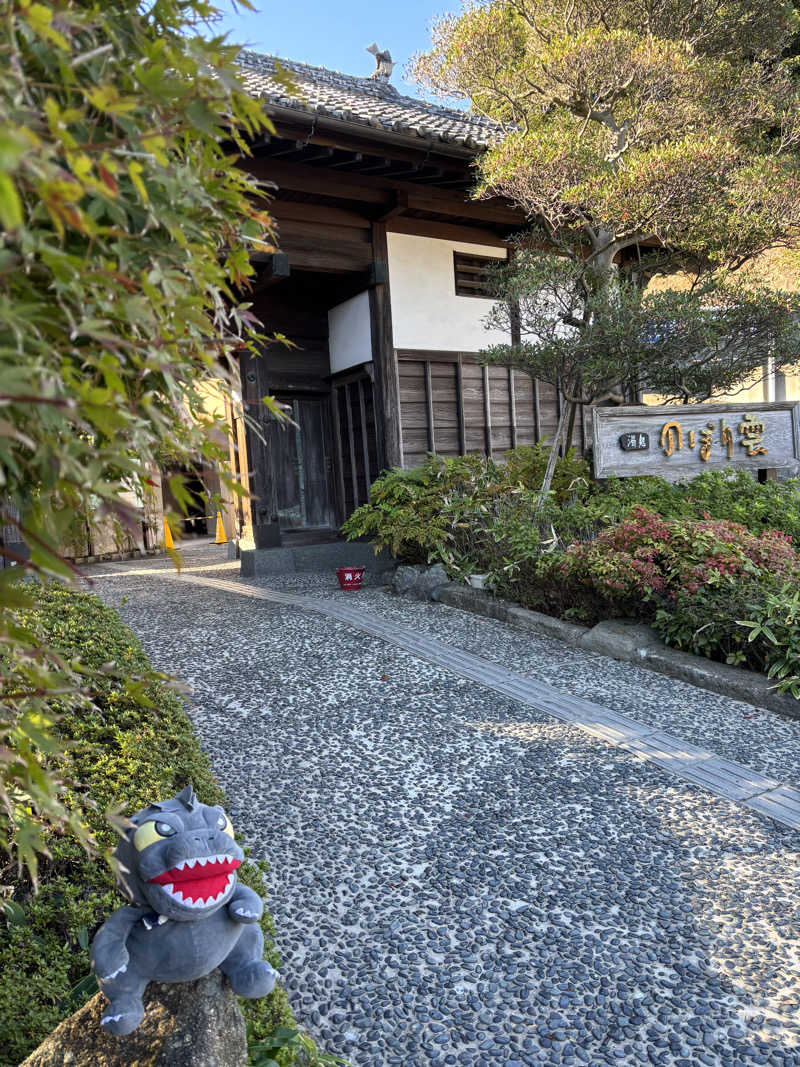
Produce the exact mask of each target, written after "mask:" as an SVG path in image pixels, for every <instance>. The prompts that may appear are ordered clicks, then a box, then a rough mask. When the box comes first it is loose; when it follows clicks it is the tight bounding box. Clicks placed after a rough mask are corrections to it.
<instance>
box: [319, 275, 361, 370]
mask: <svg viewBox="0 0 800 1067" xmlns="http://www.w3.org/2000/svg"><path fill="white" fill-rule="evenodd" d="M328 349H329V351H330V356H331V373H332V374H336V373H337V371H342V370H347V369H348V368H349V367H355V366H357V365H358V364H359V363H369V361H370V360H371V359H372V335H371V333H370V325H369V294H368V293H359V294H358V296H354V297H352V298H351V299H350V300H345V302H344V303H343V304H337V305H336V307H334V308H331V310H330V311H329V312H328Z"/></svg>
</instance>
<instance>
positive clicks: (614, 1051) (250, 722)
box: [95, 550, 800, 1067]
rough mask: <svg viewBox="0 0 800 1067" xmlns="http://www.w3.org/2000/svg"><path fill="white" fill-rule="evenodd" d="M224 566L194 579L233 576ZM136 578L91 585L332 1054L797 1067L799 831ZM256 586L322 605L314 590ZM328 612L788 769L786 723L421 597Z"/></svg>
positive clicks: (557, 734) (385, 656) (468, 690)
mask: <svg viewBox="0 0 800 1067" xmlns="http://www.w3.org/2000/svg"><path fill="white" fill-rule="evenodd" d="M189 558H190V560H191V556H190V557H189ZM222 559H223V554H220V553H219V550H215V551H213V552H212V551H210V550H206V551H204V552H202V553H199V554H197V555H196V556H195V558H194V565H195V566H203V565H206V564H213V563H216V564H217V565H218V569H217V570H215V571H213V572H210V573H213V574H214V575H215V576H218V577H225V578H234V579H235V574H236V571H235V570H233V569H231V570H230V571H228V570H227V569H226V568H224V567H222V566H220V564H221V561H222ZM159 566H161V567H163V566H164V562H163V561H157V562H156V561H152V562H150V563H148V564H146V565H142V564H139V565H137V567H134V566H133V565H128V566H127V567H121V566H120V565H114V564H110V565H105V566H103V567H98V568H95V573H96V574H97V575H98V577H99V580H98V581H97V584H96V586H95V590H96V591H97V592H98V593H99V594H100V595H101V596H103V598H104V599H106V600H107V601H108V602H109V603H112V604H115V605H116V606H117V607H118V608H119V610H120V613H121V614H122V616H123V618H124V619H125V621H126V622H128V624H129V625H130V626H131V627H132V628H133V629H134V630H135V631H136V632H137V633H138V635H139V637H140V638H141V640H142V642H143V644H144V646H145V648H146V650H147V652H148V653H149V655H150V656H151V658H152V660H153V662H154V663H155V665H156V666H158V667H159V668H161V669H164V670H168V671H170V672H172V673H174V674H176V675H178V676H179V677H180V678H181V679H183V680H184V681H185V682H187V683H188V684H189V685H190V686H191V691H192V697H191V699H192V708H191V714H192V718H193V721H194V723H195V726H196V729H197V731H198V734H199V736H200V738H201V740H202V742H203V745H204V747H205V748H206V750H207V751H208V752H209V753H210V755H211V758H212V760H213V763H214V767H215V770H216V772H217V774H218V776H219V778H220V780H221V782H222V784H223V785H224V787H225V788H226V790H227V791H228V794H229V797H230V800H231V804H230V810H231V814H232V816H233V818H234V822H235V824H236V825H237V828H238V829H240V830H241V831H243V833H244V834H245V835H246V836H247V838H248V840H249V841H250V842H251V843H252V845H253V847H254V851H255V852H256V853H257V854H259V855H262V856H264V857H266V858H267V859H269V861H270V863H271V865H272V873H271V888H272V898H271V901H270V907H271V909H272V912H273V915H274V917H275V921H276V926H277V930H278V947H279V949H280V951H281V953H282V955H283V959H284V964H283V968H282V974H283V980H284V983H285V985H286V987H287V989H288V991H289V995H290V998H291V1000H292V1003H293V1006H294V1009H295V1012H296V1014H297V1017H298V1019H299V1021H301V1022H302V1023H303V1024H304V1025H306V1026H307V1027H308V1029H309V1030H310V1031H311V1032H312V1033H313V1034H314V1035H315V1036H316V1037H317V1038H318V1039H319V1040H320V1042H321V1044H322V1046H323V1047H325V1048H326V1049H327V1050H328V1051H330V1052H334V1053H338V1054H340V1055H343V1056H346V1057H347V1058H348V1060H349V1061H350V1062H351V1063H355V1064H368V1065H370V1067H384V1065H388V1064H392V1065H395V1064H397V1065H403V1067H440V1065H445V1064H446V1065H464V1067H496V1065H505V1067H519V1065H521V1064H525V1065H529V1064H564V1065H569V1064H580V1063H585V1064H625V1065H627V1064H638V1063H643V1064H647V1063H652V1064H665V1065H678V1067H695V1065H696V1064H707V1065H726V1067H727V1065H731V1067H734V1065H737V1067H738V1065H748V1067H749V1065H751V1064H772V1065H775V1067H778V1065H780V1067H800V893H799V892H798V889H799V888H800V835H798V834H797V833H795V832H792V831H790V830H786V829H781V828H780V827H779V826H777V825H776V824H774V823H771V822H770V821H768V820H765V819H763V818H761V817H759V816H757V815H755V814H753V813H752V812H749V811H747V810H745V809H743V808H742V807H740V806H738V805H735V804H733V803H730V802H728V801H725V800H722V799H719V798H716V797H714V796H712V795H711V794H709V793H706V792H704V791H702V790H700V789H698V788H695V787H693V786H692V785H690V784H689V783H687V782H686V781H683V780H681V779H678V778H675V777H673V776H671V775H669V774H668V773H666V772H663V771H660V770H659V769H658V768H656V767H654V766H653V765H651V764H644V763H641V762H639V761H638V760H637V759H635V758H634V757H632V756H630V755H628V754H626V753H625V752H623V751H621V750H619V749H616V748H613V747H611V746H609V745H608V744H606V743H605V742H603V741H601V740H599V739H595V738H593V737H591V736H588V735H586V734H584V733H581V732H579V731H577V730H574V729H572V728H570V727H568V726H566V725H564V724H562V723H559V722H556V721H555V720H554V719H552V718H551V717H549V716H547V715H545V714H542V713H539V712H537V711H536V710H535V709H533V708H531V707H528V706H525V705H521V704H518V703H516V702H514V701H510V700H505V699H504V698H502V697H499V696H498V695H497V694H496V693H494V692H492V691H490V690H487V689H484V688H483V687H481V686H479V685H477V684H474V683H472V682H467V681H465V680H463V679H460V678H458V677H457V676H455V675H453V674H451V673H450V672H448V671H446V670H444V669H442V668H438V667H434V666H432V665H429V664H426V663H423V662H421V661H419V660H417V659H415V658H413V657H412V656H410V655H408V654H407V653H405V652H403V651H401V650H398V649H397V648H394V647H392V646H391V645H388V644H386V643H384V642H383V641H381V640H379V639H377V638H374V637H371V636H369V635H367V634H365V633H362V632H360V631H358V630H355V629H353V628H351V627H348V626H345V625H343V624H341V623H338V622H336V621H334V620H332V619H327V618H324V617H321V616H319V615H317V614H315V613H313V612H309V611H302V610H299V609H297V608H294V607H288V606H282V605H276V604H271V603H268V602H264V601H260V600H251V599H247V598H245V597H243V596H239V595H237V594H235V593H231V592H223V591H221V590H210V589H208V588H203V587H199V586H193V585H191V584H190V583H189V582H184V581H183V580H178V581H175V580H173V579H171V578H165V577H160V576H159V574H158V569H157V568H158V567H159ZM135 570H144V571H147V573H144V574H141V573H140V574H136V573H134V572H135ZM103 574H104V576H103V577H100V575H103ZM113 574H118V575H119V576H116V577H114V576H112V575H113ZM187 577H190V575H189V574H187ZM260 584H262V585H264V586H269V587H271V588H282V589H299V590H301V591H302V592H304V593H314V592H316V593H318V594H319V595H325V596H332V595H335V594H334V590H333V585H332V583H331V581H330V579H329V578H328V577H327V576H319V575H291V576H286V577H285V578H272V577H271V578H270V579H269V580H267V579H263V580H261V582H260ZM342 595H345V596H346V597H347V599H348V602H349V603H350V604H355V603H363V604H364V606H365V608H367V609H368V610H369V611H372V612H375V613H378V614H381V613H383V614H385V615H386V616H387V617H389V616H391V617H393V618H396V619H398V620H400V621H403V622H404V623H405V624H406V625H413V626H415V627H417V628H418V629H419V630H421V631H425V632H429V633H431V634H434V635H435V636H437V637H439V638H440V639H444V640H447V641H449V642H451V643H452V644H453V645H454V646H457V647H460V648H465V649H471V650H473V651H476V652H479V653H480V654H481V655H483V656H487V657H489V658H493V659H495V660H497V661H498V662H500V663H504V664H505V665H506V666H510V667H512V668H513V669H515V670H518V671H521V672H522V673H529V674H531V675H532V676H535V677H538V678H541V679H543V680H545V681H549V683H550V684H551V685H553V686H554V687H555V688H559V687H561V688H564V689H568V690H569V691H571V692H573V693H575V694H578V695H581V696H586V697H588V698H589V699H592V700H595V701H597V702H598V703H602V704H605V705H607V706H608V707H612V708H614V709H615V710H619V711H621V712H624V713H625V714H627V715H630V716H632V717H643V719H645V720H646V721H651V722H661V721H662V720H663V722H664V725H665V726H668V728H669V729H671V730H672V731H673V732H674V733H677V734H681V735H682V736H684V737H685V738H687V739H688V740H691V741H694V742H695V743H701V744H704V745H706V746H708V747H710V748H714V749H715V750H716V751H718V752H719V754H720V755H725V756H727V757H728V758H730V759H734V760H739V761H741V762H745V763H749V764H750V765H751V766H753V767H754V768H756V769H759V770H762V771H765V772H767V773H770V774H774V775H776V776H779V777H781V778H783V779H784V780H785V779H787V778H790V779H791V778H793V779H795V780H796V779H797V777H798V766H800V722H786V721H784V720H781V719H779V718H777V716H774V715H772V714H769V713H764V712H760V711H757V710H756V709H753V708H750V707H749V706H748V705H743V704H735V703H732V702H730V701H726V700H725V699H724V698H721V697H717V696H714V695H713V694H709V693H706V692H703V691H701V690H697V689H693V688H692V687H691V686H687V685H682V684H680V683H676V682H673V681H670V680H667V679H664V678H662V677H659V676H658V675H653V674H650V673H649V672H647V671H643V670H641V669H640V668H636V667H634V666H632V665H630V664H621V663H616V662H614V661H612V660H608V659H605V658H603V657H599V656H594V655H592V654H589V653H582V652H576V650H574V649H568V648H566V647H565V646H563V645H560V644H559V643H558V642H555V641H552V640H549V639H546V638H540V637H537V636H535V635H531V634H520V633H516V632H514V631H511V630H509V629H507V628H506V627H505V626H503V625H502V624H499V623H496V622H494V621H492V620H485V619H479V618H476V617H474V616H469V615H466V614H464V613H461V612H459V611H456V610H454V609H451V608H447V607H445V606H443V605H428V604H414V603H410V602H407V601H404V600H403V601H401V600H397V599H394V598H392V597H391V596H390V595H389V594H388V593H387V592H386V591H385V590H383V589H372V590H371V589H366V590H364V591H363V592H362V593H349V594H342ZM125 598H127V599H125ZM358 598H360V600H359V599H358ZM659 716H660V718H659Z"/></svg>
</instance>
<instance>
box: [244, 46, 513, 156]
mask: <svg viewBox="0 0 800 1067" xmlns="http://www.w3.org/2000/svg"><path fill="white" fill-rule="evenodd" d="M277 62H278V63H280V65H281V67H282V68H283V69H284V70H285V71H287V72H288V73H289V74H290V75H291V77H292V80H293V82H294V84H295V86H296V87H297V89H298V91H299V95H298V96H290V95H289V94H288V93H287V91H286V89H285V88H284V86H282V85H281V84H280V82H277V81H275V79H274V74H275V63H276V59H275V57H274V56H263V55H259V53H258V52H248V51H243V52H241V53H240V54H239V63H240V65H241V67H242V81H243V83H244V85H245V87H246V88H247V89H248V91H249V92H251V93H252V94H253V96H260V97H262V98H263V99H265V100H266V101H268V102H270V103H272V104H275V105H279V106H280V107H289V108H295V109H297V110H298V111H305V112H307V113H308V112H312V113H315V114H318V115H324V116H326V117H330V118H338V119H341V120H342V121H344V122H352V123H353V124H355V125H360V126H369V127H371V128H373V129H378V130H384V131H385V132H387V133H399V134H405V135H406V136H412V137H413V136H416V137H421V138H424V139H425V140H430V139H431V138H435V139H438V140H441V141H442V142H444V143H449V144H458V145H462V146H463V147H465V148H482V147H485V146H486V145H488V144H491V143H492V141H494V140H496V139H497V137H498V130H497V127H496V126H495V125H494V124H493V123H492V122H489V121H488V119H484V118H480V117H477V116H474V115H470V114H468V113H467V112H464V111H457V110H455V109H454V108H448V107H441V106H439V105H438V104H429V103H427V102H425V101H424V100H416V99H415V98H414V97H412V96H401V95H400V93H398V92H397V90H396V89H395V88H394V86H393V85H390V84H388V83H387V82H385V81H382V80H378V79H377V78H355V77H353V76H352V75H350V74H340V73H339V72H338V71H335V70H327V69H326V68H325V67H309V66H307V65H306V64H305V63H295V62H293V61H291V60H288V59H278V60H277Z"/></svg>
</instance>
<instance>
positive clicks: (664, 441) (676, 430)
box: [661, 421, 683, 456]
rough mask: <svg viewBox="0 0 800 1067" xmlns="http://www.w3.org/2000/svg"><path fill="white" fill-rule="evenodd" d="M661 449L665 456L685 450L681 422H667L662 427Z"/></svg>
mask: <svg viewBox="0 0 800 1067" xmlns="http://www.w3.org/2000/svg"><path fill="white" fill-rule="evenodd" d="M661 447H662V448H663V449H664V455H665V456H671V455H672V453H673V452H675V451H676V449H677V451H678V452H680V450H681V449H682V448H683V427H682V426H681V424H680V423H679V422H674V421H673V422H665V423H664V425H663V426H662V427H661Z"/></svg>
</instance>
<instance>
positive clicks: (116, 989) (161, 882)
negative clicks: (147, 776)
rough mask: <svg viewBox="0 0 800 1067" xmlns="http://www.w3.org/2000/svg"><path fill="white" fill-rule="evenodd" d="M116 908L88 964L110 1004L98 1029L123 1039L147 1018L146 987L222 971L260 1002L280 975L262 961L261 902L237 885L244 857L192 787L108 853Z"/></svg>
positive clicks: (220, 817) (154, 808) (137, 821)
mask: <svg viewBox="0 0 800 1067" xmlns="http://www.w3.org/2000/svg"><path fill="white" fill-rule="evenodd" d="M114 856H115V857H116V860H117V872H118V873H117V877H118V881H119V884H120V888H121V890H122V892H123V893H124V894H125V896H126V897H127V898H128V899H129V900H130V901H131V904H132V906H131V907H123V908H118V909H117V911H115V912H114V914H113V915H111V916H110V917H109V918H108V919H106V921H105V922H104V923H103V925H102V926H101V927H100V930H99V931H98V932H97V936H96V937H95V939H94V941H93V942H92V967H93V968H94V972H95V975H96V977H97V981H98V983H99V985H100V989H101V991H102V992H103V994H104V995H105V996H106V997H107V998H108V1001H109V1005H108V1008H107V1009H106V1012H105V1014H104V1016H103V1018H102V1019H101V1025H102V1026H103V1028H104V1029H105V1030H107V1031H108V1032H109V1033H111V1034H115V1035H117V1036H122V1035H123V1034H129V1033H130V1032H131V1031H132V1030H135V1029H136V1027H137V1026H138V1025H139V1023H140V1022H141V1021H142V1019H143V1017H144V1007H143V1005H142V994H143V993H144V990H145V987H146V986H147V983H148V982H191V981H194V980H195V979H196V978H202V977H203V976H204V975H207V974H210V973H211V971H213V970H214V968H215V967H219V969H220V970H221V971H222V973H223V974H224V975H226V976H227V978H228V980H229V982H230V984H231V986H232V988H233V991H234V992H235V993H238V995H239V996H240V997H249V998H251V999H254V998H256V997H263V996H266V995H267V993H269V992H270V990H271V989H272V987H273V986H274V985H275V979H276V977H277V972H276V971H275V970H273V968H272V967H270V965H269V964H268V963H267V962H266V961H265V960H263V959H262V958H261V957H262V954H263V951H264V938H263V935H262V933H261V929H260V927H259V925H258V920H259V919H260V918H261V913H262V911H263V904H262V902H261V898H260V897H259V896H257V894H256V893H254V892H253V890H252V889H248V888H247V886H243V885H238V884H237V881H236V868H237V867H239V866H240V865H241V862H242V860H243V859H244V853H243V852H242V850H241V849H240V848H239V846H238V845H237V844H236V842H235V841H234V840H233V827H232V826H231V822H230V819H229V818H228V816H227V815H226V814H225V812H224V811H223V810H222V809H221V808H216V807H214V808H211V807H208V806H207V805H206V804H201V803H200V802H199V801H198V800H197V798H196V797H195V795H194V791H193V790H192V787H191V786H187V787H186V788H185V789H184V790H183V791H182V792H180V793H178V795H177V796H176V797H173V798H172V800H166V801H162V802H161V803H159V804H150V805H148V807H146V808H144V810H143V811H139V812H137V813H136V814H135V815H134V816H133V818H132V819H131V820H130V825H129V827H128V829H127V831H126V833H125V835H124V837H123V838H122V840H121V841H120V843H119V844H118V845H117V847H116V849H115V850H114Z"/></svg>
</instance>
